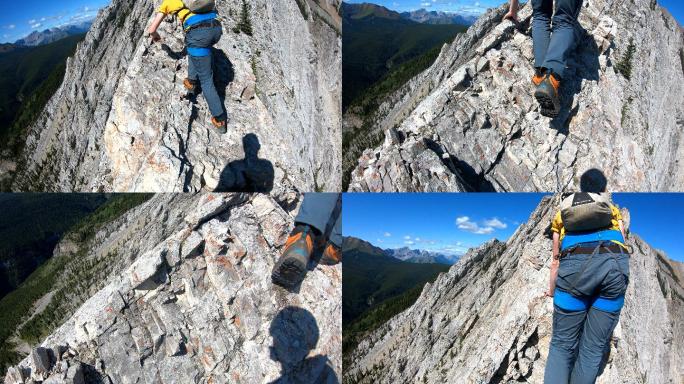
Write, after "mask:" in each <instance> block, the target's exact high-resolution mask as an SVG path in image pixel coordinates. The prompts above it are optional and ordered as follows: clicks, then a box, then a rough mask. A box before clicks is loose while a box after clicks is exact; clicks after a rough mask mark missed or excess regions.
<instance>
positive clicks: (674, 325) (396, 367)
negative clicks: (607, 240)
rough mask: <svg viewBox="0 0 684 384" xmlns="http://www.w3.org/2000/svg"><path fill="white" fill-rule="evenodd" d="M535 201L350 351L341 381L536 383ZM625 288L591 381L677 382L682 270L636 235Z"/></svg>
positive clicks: (540, 250) (541, 250)
mask: <svg viewBox="0 0 684 384" xmlns="http://www.w3.org/2000/svg"><path fill="white" fill-rule="evenodd" d="M554 200H555V199H553V198H544V200H543V201H542V202H541V204H540V205H539V207H538V208H537V209H536V211H535V212H534V213H533V214H532V215H531V217H530V219H529V221H528V222H527V223H526V224H523V225H522V226H521V227H520V228H518V230H517V231H516V232H515V234H514V235H513V236H512V237H511V238H510V239H509V241H508V242H506V243H501V242H498V241H496V240H493V241H491V242H489V243H486V244H484V245H482V246H481V247H480V248H478V249H474V250H471V251H470V252H468V254H466V255H465V256H464V257H463V258H462V259H461V260H460V261H459V262H458V263H457V264H456V265H454V266H453V267H452V268H451V269H450V270H449V272H448V273H445V274H443V275H441V276H440V277H438V278H437V280H435V282H434V283H433V284H431V285H430V284H428V285H426V286H425V288H424V289H423V292H422V294H421V296H420V298H419V299H418V300H417V301H416V303H415V304H414V305H413V306H412V307H411V308H409V309H407V310H406V311H405V312H403V313H401V314H400V315H398V316H396V317H394V318H393V319H392V320H390V321H389V322H387V323H386V324H384V325H383V326H382V327H381V328H380V329H378V330H377V331H375V332H374V333H373V334H372V335H370V336H369V337H367V339H366V340H365V341H363V342H362V343H360V344H359V346H358V348H357V349H356V351H355V352H354V356H353V358H352V360H353V361H354V363H353V365H352V366H351V367H348V368H347V367H345V379H344V381H345V383H355V382H360V383H421V382H425V383H456V382H458V383H510V382H520V381H524V382H528V383H542V382H543V376H544V367H545V364H546V358H547V356H548V348H549V341H550V339H551V317H552V312H553V303H552V300H551V299H550V298H546V297H545V296H544V290H545V289H546V287H547V284H548V276H549V263H550V249H551V241H550V240H549V239H548V237H547V236H546V235H545V232H547V231H548V225H549V222H550V220H551V218H552V215H553V214H554V213H555V207H556V203H557V202H555V201H554ZM628 243H629V245H630V246H632V247H634V253H633V254H632V255H631V260H630V269H631V271H630V284H629V288H628V291H627V295H626V300H625V307H624V309H623V311H622V315H621V317H620V322H619V324H618V326H617V328H616V329H615V332H614V333H613V337H612V339H611V343H610V354H609V355H607V356H606V361H605V366H604V367H603V369H602V373H601V375H600V377H599V379H598V381H597V382H598V383H617V382H622V383H654V384H655V383H680V382H681V380H682V379H684V350H682V348H681V345H682V342H684V339H683V337H684V336H683V335H684V332H683V331H684V286H682V281H684V280H683V279H682V275H681V270H678V268H681V265H678V263H675V262H672V261H670V260H668V259H667V258H666V257H665V256H664V255H662V254H661V253H660V252H659V251H657V250H654V249H652V248H651V247H650V246H649V245H648V244H647V243H645V242H644V241H643V240H642V239H640V238H639V237H638V236H636V235H632V236H630V240H629V241H628Z"/></svg>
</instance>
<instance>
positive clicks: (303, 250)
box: [271, 225, 314, 288]
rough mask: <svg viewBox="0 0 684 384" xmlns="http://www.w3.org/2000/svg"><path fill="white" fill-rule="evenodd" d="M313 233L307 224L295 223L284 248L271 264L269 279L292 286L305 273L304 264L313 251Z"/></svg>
mask: <svg viewBox="0 0 684 384" xmlns="http://www.w3.org/2000/svg"><path fill="white" fill-rule="evenodd" d="M313 244H314V234H313V232H312V231H311V228H310V227H309V226H308V225H297V226H296V227H295V229H294V230H293V231H292V234H291V235H290V237H289V238H288V239H287V242H286V243H285V250H284V251H283V254H282V255H281V256H280V259H278V261H277V262H276V264H275V265H274V266H273V272H271V280H272V281H273V282H274V283H275V284H278V285H281V286H283V287H285V288H292V287H294V286H295V285H297V284H298V283H300V282H301V281H302V280H304V276H305V275H306V266H307V264H308V263H309V259H310V258H311V254H312V252H313Z"/></svg>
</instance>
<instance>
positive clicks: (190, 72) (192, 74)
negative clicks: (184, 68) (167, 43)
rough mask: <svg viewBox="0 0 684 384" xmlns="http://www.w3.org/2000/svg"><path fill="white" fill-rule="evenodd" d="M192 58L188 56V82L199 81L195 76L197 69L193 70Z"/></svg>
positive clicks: (193, 61)
mask: <svg viewBox="0 0 684 384" xmlns="http://www.w3.org/2000/svg"><path fill="white" fill-rule="evenodd" d="M192 58H193V57H192V56H190V55H188V80H190V81H199V77H198V76H197V69H196V68H195V60H193V59H192Z"/></svg>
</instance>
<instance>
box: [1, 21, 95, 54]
mask: <svg viewBox="0 0 684 384" xmlns="http://www.w3.org/2000/svg"><path fill="white" fill-rule="evenodd" d="M92 24H93V21H92V20H89V21H84V22H82V23H79V24H72V25H67V26H64V27H55V28H50V29H46V30H43V31H34V32H33V33H31V34H30V35H28V36H26V37H24V38H23V39H19V40H17V41H16V42H15V43H14V45H15V46H20V47H35V46H38V45H45V44H50V43H53V42H55V41H57V40H61V39H63V38H65V37H69V36H74V35H80V34H83V33H86V32H88V30H89V29H90V26H91V25H92ZM5 45H7V44H3V47H4V46H5ZM8 48H9V47H7V48H5V49H8ZM2 49H3V48H0V51H1V50H2Z"/></svg>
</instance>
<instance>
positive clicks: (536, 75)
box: [532, 68, 546, 87]
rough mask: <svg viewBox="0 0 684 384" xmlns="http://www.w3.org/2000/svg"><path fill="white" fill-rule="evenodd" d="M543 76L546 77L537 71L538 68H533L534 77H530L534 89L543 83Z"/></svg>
mask: <svg viewBox="0 0 684 384" xmlns="http://www.w3.org/2000/svg"><path fill="white" fill-rule="evenodd" d="M544 76H546V75H545V73H544V72H542V71H541V70H539V68H535V70H534V76H532V84H534V86H535V87H538V86H539V84H541V82H542V81H544Z"/></svg>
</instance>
